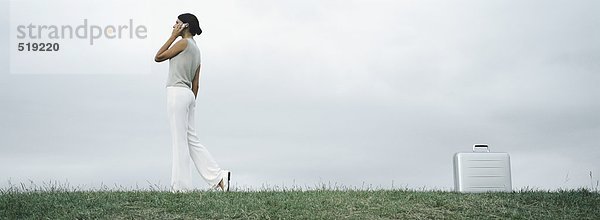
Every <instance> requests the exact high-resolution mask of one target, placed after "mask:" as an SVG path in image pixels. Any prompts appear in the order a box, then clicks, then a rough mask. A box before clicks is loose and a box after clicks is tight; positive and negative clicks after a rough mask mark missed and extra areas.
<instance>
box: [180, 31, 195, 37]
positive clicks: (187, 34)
mask: <svg viewBox="0 0 600 220" xmlns="http://www.w3.org/2000/svg"><path fill="white" fill-rule="evenodd" d="M181 37H182V38H191V37H193V36H192V34H191V33H190V32H187V31H186V32H184V33H183V35H181Z"/></svg>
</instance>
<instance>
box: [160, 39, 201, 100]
mask: <svg viewBox="0 0 600 220" xmlns="http://www.w3.org/2000/svg"><path fill="white" fill-rule="evenodd" d="M199 66H200V49H199V48H198V46H197V45H196V41H194V39H192V38H188V44H187V46H186V47H185V49H184V50H183V51H181V52H180V53H179V54H177V55H176V56H174V57H173V58H171V59H169V77H168V78H167V87H169V86H179V87H186V88H189V89H192V80H193V79H194V75H196V69H198V67H199Z"/></svg>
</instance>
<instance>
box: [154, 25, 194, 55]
mask: <svg viewBox="0 0 600 220" xmlns="http://www.w3.org/2000/svg"><path fill="white" fill-rule="evenodd" d="M182 30H183V27H182V26H181V25H179V24H178V25H176V26H175V28H173V32H172V33H171V37H169V39H168V40H167V42H165V44H163V46H162V47H160V49H158V52H156V55H155V56H154V61H156V62H162V61H165V60H168V59H171V58H173V57H174V56H177V54H179V53H181V51H183V50H184V49H185V47H186V46H187V41H186V40H185V39H181V40H179V41H177V43H175V45H173V46H172V47H171V48H169V46H171V44H173V42H174V41H175V39H177V37H179V33H180V32H181V31H182Z"/></svg>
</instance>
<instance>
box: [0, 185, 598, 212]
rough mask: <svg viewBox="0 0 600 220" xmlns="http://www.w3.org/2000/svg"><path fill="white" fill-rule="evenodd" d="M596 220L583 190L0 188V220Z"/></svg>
mask: <svg viewBox="0 0 600 220" xmlns="http://www.w3.org/2000/svg"><path fill="white" fill-rule="evenodd" d="M97 218H100V219H198V218H200V219H234V218H242V219H248V218H249V219H342V218H350V219H407V218H409V219H441V218H444V219H464V218H468V219H600V194H599V193H598V192H592V191H589V190H587V189H579V190H568V191H553V192H548V191H538V190H521V191H520V192H514V193H478V194H463V193H455V192H445V191H433V190H430V191H414V190H350V189H349V190H329V189H314V190H301V189H294V190H280V191H269V190H264V191H241V192H228V193H222V192H215V191H212V192H210V191H196V192H190V193H170V192H165V191H142V190H127V191H115V190H97V191H83V190H64V189H61V188H50V189H44V190H18V189H17V188H15V187H11V188H8V189H0V219H97Z"/></svg>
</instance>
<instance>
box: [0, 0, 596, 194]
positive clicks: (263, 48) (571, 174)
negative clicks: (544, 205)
mask: <svg viewBox="0 0 600 220" xmlns="http://www.w3.org/2000/svg"><path fill="white" fill-rule="evenodd" d="M0 4H1V7H0V8H2V16H0V27H2V29H3V31H2V34H1V35H0V41H2V42H5V43H3V44H0V49H1V50H2V51H5V52H4V53H2V54H0V64H1V66H2V68H1V69H0V71H1V74H0V105H1V106H0V111H1V113H0V125H1V127H0V178H1V179H0V186H6V185H8V180H9V179H10V180H11V181H12V182H13V183H15V182H22V181H28V179H31V180H34V181H36V182H38V183H40V182H43V181H50V180H57V181H61V182H65V181H68V182H69V183H70V184H71V185H85V186H86V187H95V186H98V185H100V184H102V183H104V184H106V185H114V184H117V185H122V186H126V187H134V186H135V185H136V184H138V185H139V186H140V187H146V186H147V185H148V182H151V183H156V184H161V185H168V183H169V178H170V159H171V146H170V134H169V128H168V124H167V118H166V117H167V116H166V106H165V105H166V103H165V101H166V99H165V88H164V86H165V81H166V76H167V67H168V64H167V63H160V64H156V63H153V62H152V57H153V56H154V54H153V53H151V54H147V56H148V63H147V64H145V65H151V68H150V69H151V72H148V73H142V74H10V73H9V68H8V65H9V55H8V54H9V52H7V51H8V49H7V48H8V47H7V46H8V42H9V36H8V33H9V30H8V29H9V22H8V21H9V9H8V1H6V0H4V1H2V2H0ZM599 8H600V2H598V1H594V0H589V1H587V0H581V1H542V0H538V1H529V0H526V1H522V0H519V1H517V0H515V1H422V0H419V1H417V0H414V1H410V0H406V1H366V0H362V1H333V0H332V1H316V0H315V1H312V0H311V1H294V2H288V1H284V2H282V1H275V0H273V1H268V0H259V1H232V0H226V1H210V2H209V1H174V2H173V3H169V4H162V3H148V5H147V8H146V9H145V10H148V13H149V14H151V15H152V17H151V18H150V19H149V20H148V22H149V24H148V25H149V31H148V33H149V41H150V43H149V44H148V45H150V46H151V47H152V51H154V50H156V49H158V47H160V46H161V45H162V43H163V41H164V40H165V39H166V38H167V37H168V35H169V34H170V31H171V30H170V28H171V25H172V23H173V22H174V20H175V19H176V16H177V15H178V14H180V13H183V12H192V13H194V14H196V15H197V16H198V17H199V19H200V22H201V26H202V28H203V30H204V33H203V34H202V35H201V37H196V40H197V41H198V42H199V44H200V47H201V50H202V55H203V74H202V79H201V88H200V95H199V98H198V100H197V102H198V108H197V114H198V117H197V125H198V127H199V132H200V133H199V135H200V137H201V139H202V143H203V144H204V145H205V146H207V147H208V148H209V150H210V151H211V152H212V154H213V155H214V156H215V158H216V159H217V160H218V162H219V163H220V164H221V166H222V167H225V168H227V169H230V170H232V171H233V175H234V176H233V178H234V184H236V185H237V186H238V187H243V188H244V187H251V188H260V187H261V186H262V185H263V184H265V185H277V186H291V185H292V184H296V185H299V186H315V185H317V184H319V183H328V182H331V183H332V184H336V183H337V184H338V185H345V186H358V187H360V186H362V184H363V183H364V184H367V185H373V186H379V187H384V188H389V187H391V186H392V182H393V184H394V187H404V186H405V187H410V188H421V187H427V188H438V189H450V188H452V187H453V185H452V184H453V179H452V178H453V177H452V156H453V154H454V153H455V152H460V151H470V149H471V146H472V144H474V143H489V144H490V146H491V149H492V151H501V152H509V153H510V155H511V160H512V161H511V163H512V173H513V188H515V189H519V188H523V187H527V186H528V187H533V188H540V189H557V188H576V187H590V185H591V182H594V184H595V182H596V181H598V180H600V178H599V177H600V146H599V145H600V117H598V112H600V86H599V85H600V75H599V74H598V73H600V40H599V39H600V13H598V9H599ZM89 10H93V9H89ZM56 16H60V15H59V14H57V15H56ZM120 54H122V53H120V52H119V51H106V54H105V55H104V57H105V59H120V60H127V59H128V57H124V56H120ZM83 56H85V55H84V53H83V51H82V57H81V58H83ZM65 62H66V61H65ZM31 65H35V60H33V61H31ZM73 65H81V64H78V62H73ZM590 172H592V173H593V177H592V178H590V176H589V174H590ZM194 175H195V176H194V178H195V179H194V181H195V183H194V184H195V185H197V186H198V187H199V188H204V187H206V184H205V183H204V182H203V181H202V180H201V179H200V177H199V175H198V174H194Z"/></svg>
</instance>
